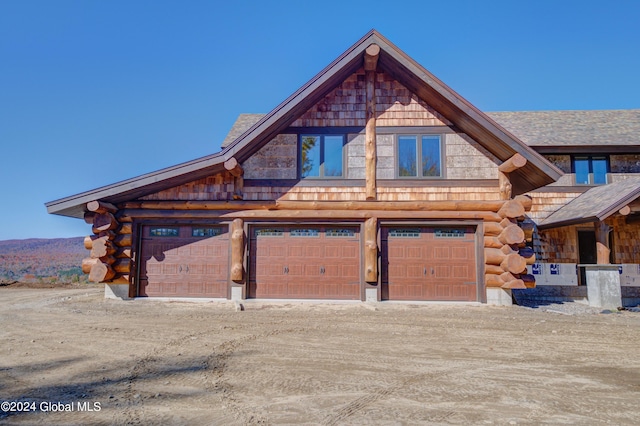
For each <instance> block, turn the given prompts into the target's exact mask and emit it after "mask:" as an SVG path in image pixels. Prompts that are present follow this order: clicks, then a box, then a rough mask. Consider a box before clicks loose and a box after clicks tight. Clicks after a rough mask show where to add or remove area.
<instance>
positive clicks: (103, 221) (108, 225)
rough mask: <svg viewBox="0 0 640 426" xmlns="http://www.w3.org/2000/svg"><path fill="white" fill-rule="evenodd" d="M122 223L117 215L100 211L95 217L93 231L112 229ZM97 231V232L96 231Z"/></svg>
mask: <svg viewBox="0 0 640 426" xmlns="http://www.w3.org/2000/svg"><path fill="white" fill-rule="evenodd" d="M119 226H120V224H119V223H118V221H117V220H116V218H115V216H114V215H113V214H111V213H108V212H107V213H99V214H96V215H95V217H94V218H93V233H94V234H98V233H100V232H102V231H111V230H114V229H116V228H118V227H119ZM96 231H97V232H96Z"/></svg>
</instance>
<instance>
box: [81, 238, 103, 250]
mask: <svg viewBox="0 0 640 426" xmlns="http://www.w3.org/2000/svg"><path fill="white" fill-rule="evenodd" d="M96 238H99V237H98V236H97V235H87V236H86V237H84V240H83V244H84V248H86V249H87V250H91V247H93V240H95V239H96Z"/></svg>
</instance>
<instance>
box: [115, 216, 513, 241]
mask: <svg viewBox="0 0 640 426" xmlns="http://www.w3.org/2000/svg"><path fill="white" fill-rule="evenodd" d="M126 213H127V215H129V216H131V217H135V218H138V219H160V218H162V219H166V218H171V219H190V218H194V219H235V218H243V219H248V218H251V219H257V218H263V219H273V220H293V219H345V220H348V219H353V220H356V219H368V218H370V217H377V218H378V219H443V220H475V221H481V220H483V221H485V222H499V221H500V220H502V218H501V217H500V216H499V215H498V214H497V213H494V212H490V211H447V210H445V211H405V210H333V211H325V210H242V211H225V210H188V211H181V210H150V209H149V210H147V209H131V210H129V209H128V210H126ZM129 235H130V234H129ZM115 243H116V245H118V237H116V240H115Z"/></svg>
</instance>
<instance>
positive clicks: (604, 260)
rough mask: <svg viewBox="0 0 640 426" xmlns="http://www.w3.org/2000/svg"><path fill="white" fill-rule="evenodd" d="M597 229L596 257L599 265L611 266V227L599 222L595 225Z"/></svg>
mask: <svg viewBox="0 0 640 426" xmlns="http://www.w3.org/2000/svg"><path fill="white" fill-rule="evenodd" d="M595 228H596V256H597V262H598V265H609V264H611V260H610V257H609V255H610V254H611V249H610V247H609V232H611V227H610V226H609V225H607V224H606V223H604V222H602V221H599V222H596V223H595Z"/></svg>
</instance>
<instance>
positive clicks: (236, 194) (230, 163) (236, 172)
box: [224, 157, 244, 200]
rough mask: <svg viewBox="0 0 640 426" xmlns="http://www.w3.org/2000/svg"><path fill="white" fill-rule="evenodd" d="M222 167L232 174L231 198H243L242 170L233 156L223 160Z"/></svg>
mask: <svg viewBox="0 0 640 426" xmlns="http://www.w3.org/2000/svg"><path fill="white" fill-rule="evenodd" d="M224 168H225V169H226V170H228V171H229V173H231V175H232V176H233V188H234V191H233V199H234V200H242V199H243V198H244V194H243V192H244V177H243V175H244V170H243V169H242V166H241V165H240V163H239V162H238V160H237V159H236V158H235V157H231V158H229V159H228V160H227V161H225V162H224Z"/></svg>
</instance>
